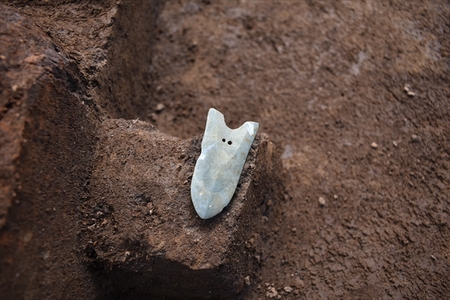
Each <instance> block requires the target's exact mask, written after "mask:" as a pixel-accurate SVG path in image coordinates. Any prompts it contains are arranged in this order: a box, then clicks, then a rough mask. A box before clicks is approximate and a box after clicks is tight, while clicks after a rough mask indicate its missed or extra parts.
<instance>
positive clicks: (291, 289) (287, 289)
mask: <svg viewBox="0 0 450 300" xmlns="http://www.w3.org/2000/svg"><path fill="white" fill-rule="evenodd" d="M293 290H294V289H293V288H291V287H290V286H285V287H284V291H285V292H286V293H290V292H292V291H293Z"/></svg>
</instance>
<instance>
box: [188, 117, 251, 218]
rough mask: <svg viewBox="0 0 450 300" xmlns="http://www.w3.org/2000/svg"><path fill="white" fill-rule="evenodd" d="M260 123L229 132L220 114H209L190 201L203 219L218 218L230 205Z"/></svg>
mask: <svg viewBox="0 0 450 300" xmlns="http://www.w3.org/2000/svg"><path fill="white" fill-rule="evenodd" d="M258 128H259V123H256V122H250V121H249V122H245V123H244V124H243V125H242V126H241V127H239V128H237V129H230V128H229V127H228V126H227V125H226V123H225V118H224V116H223V114H222V113H220V112H219V111H217V110H215V109H214V108H211V109H210V110H209V112H208V118H207V121H206V128H205V133H204V135H203V140H202V152H201V154H200V157H199V158H198V160H197V163H196V165H195V169H194V174H193V177H192V183H191V199H192V203H193V204H194V208H195V211H196V212H197V214H198V216H199V217H200V218H202V219H209V218H212V217H214V216H216V215H217V214H219V213H220V212H221V211H222V210H223V209H224V208H225V207H226V206H227V205H228V204H229V203H230V201H231V198H232V197H233V194H234V191H235V190H236V187H237V184H238V181H239V177H240V176H241V173H242V169H243V167H244V163H245V160H246V159H247V155H248V152H249V151H250V147H251V146H252V143H253V140H254V138H255V136H256V132H257V131H258Z"/></svg>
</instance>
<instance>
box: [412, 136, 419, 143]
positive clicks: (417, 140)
mask: <svg viewBox="0 0 450 300" xmlns="http://www.w3.org/2000/svg"><path fill="white" fill-rule="evenodd" d="M411 140H412V141H413V142H415V143H417V142H420V136H418V135H416V134H412V135H411Z"/></svg>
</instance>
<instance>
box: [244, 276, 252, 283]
mask: <svg viewBox="0 0 450 300" xmlns="http://www.w3.org/2000/svg"><path fill="white" fill-rule="evenodd" d="M244 281H245V285H250V283H251V282H250V276H245V278H244Z"/></svg>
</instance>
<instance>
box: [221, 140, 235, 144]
mask: <svg viewBox="0 0 450 300" xmlns="http://www.w3.org/2000/svg"><path fill="white" fill-rule="evenodd" d="M226 141H227V140H226V139H222V142H224V143H225V142H226ZM231 144H233V142H232V141H228V145H231Z"/></svg>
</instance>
